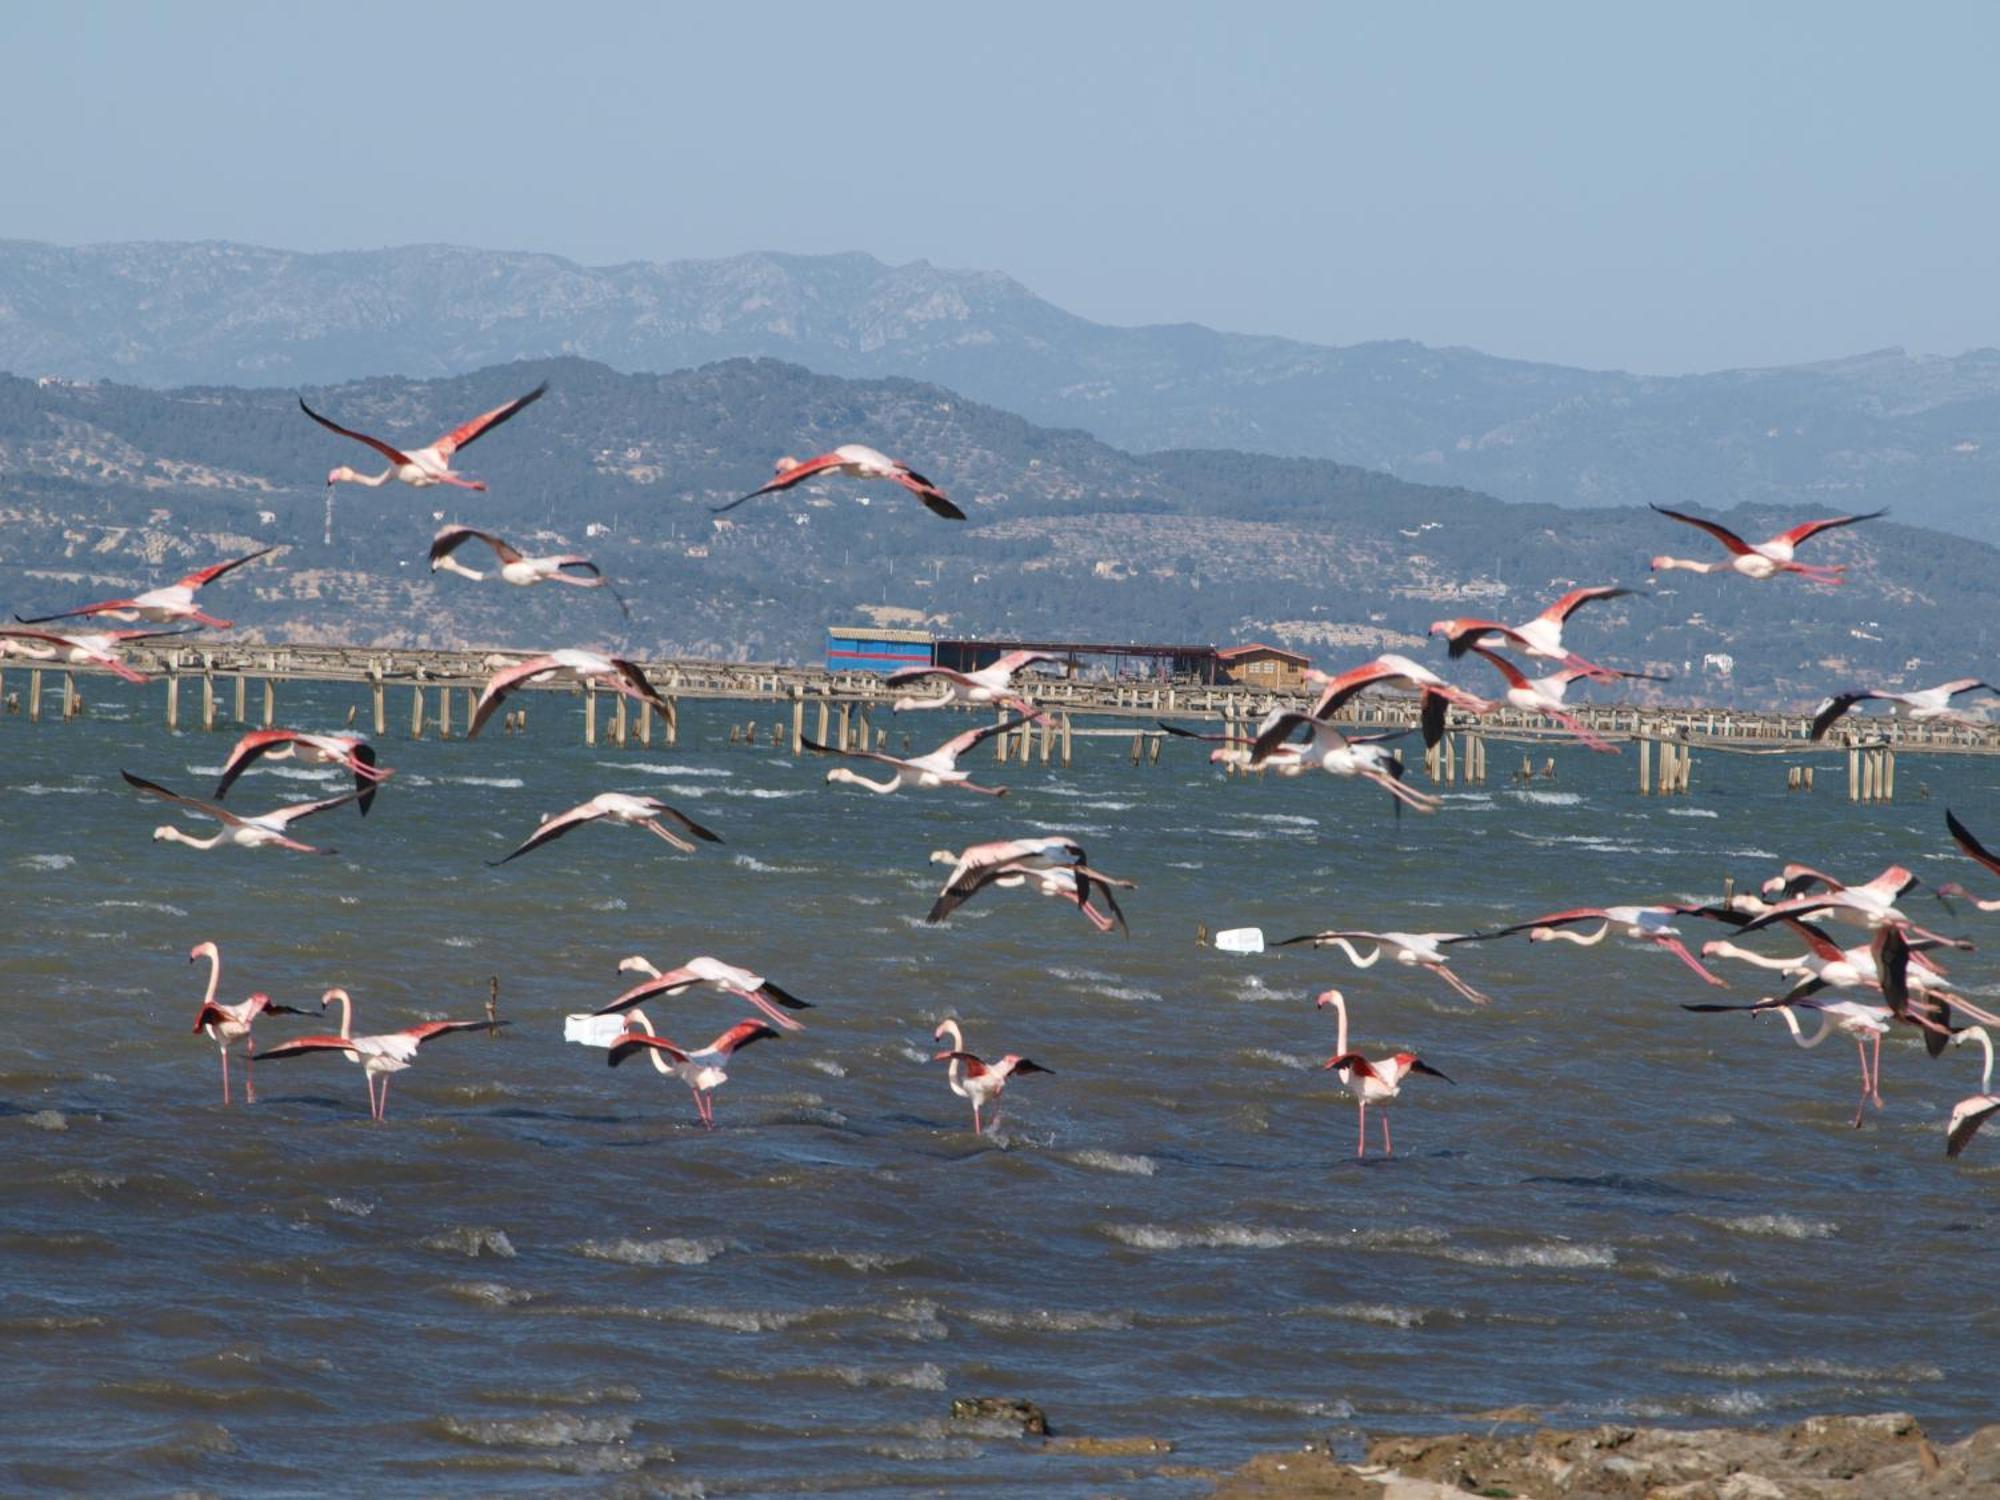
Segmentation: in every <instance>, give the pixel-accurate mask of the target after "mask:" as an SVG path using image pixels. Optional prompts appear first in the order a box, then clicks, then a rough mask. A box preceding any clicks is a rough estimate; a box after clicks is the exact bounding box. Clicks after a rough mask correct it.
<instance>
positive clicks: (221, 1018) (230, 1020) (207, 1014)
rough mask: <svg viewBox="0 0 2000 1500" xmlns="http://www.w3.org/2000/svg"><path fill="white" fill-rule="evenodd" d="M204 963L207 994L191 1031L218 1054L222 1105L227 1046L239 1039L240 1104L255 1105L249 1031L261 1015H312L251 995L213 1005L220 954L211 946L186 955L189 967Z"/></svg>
mask: <svg viewBox="0 0 2000 1500" xmlns="http://www.w3.org/2000/svg"><path fill="white" fill-rule="evenodd" d="M204 958H205V959H207V960H208V993H207V994H205V995H203V996H202V997H201V1009H200V1010H198V1011H196V1012H195V1017H194V1030H195V1031H196V1033H201V1032H207V1033H208V1039H209V1040H210V1041H211V1042H214V1043H215V1049H216V1051H217V1052H219V1053H221V1054H222V1102H223V1103H224V1104H227V1103H228V1102H229V1044H230V1043H231V1042H233V1041H235V1040H236V1039H237V1038H238V1037H241V1038H242V1039H243V1102H244V1103H245V1104H255V1103H256V1102H257V1074H256V1071H255V1069H256V1066H257V1039H256V1038H255V1037H253V1036H252V1035H251V1034H250V1028H251V1027H252V1026H253V1025H254V1024H256V1020H257V1018H258V1017H259V1016H262V1015H287V1016H304V1015H310V1014H312V1012H310V1011H304V1010H300V1009H298V1008H297V1007H296V1006H292V1005H276V1004H273V1003H272V1000H271V997H270V996H269V995H266V994H262V993H259V994H255V995H252V996H251V997H250V998H249V999H247V1000H238V1001H237V1002H236V1003H235V1004H234V1005H222V1004H219V1003H218V1002H217V1001H216V998H215V988H216V986H217V985H218V984H219V983H221V981H222V952H221V950H220V949H218V948H217V947H216V946H215V944H213V943H197V944H195V946H194V949H193V951H191V952H190V953H189V954H188V962H189V963H191V964H192V963H199V962H201V960H203V959H204Z"/></svg>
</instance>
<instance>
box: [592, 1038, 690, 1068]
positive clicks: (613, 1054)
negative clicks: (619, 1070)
mask: <svg viewBox="0 0 2000 1500" xmlns="http://www.w3.org/2000/svg"><path fill="white" fill-rule="evenodd" d="M648 1047H650V1048H651V1049H652V1050H653V1051H655V1052H664V1053H666V1054H667V1056H669V1057H671V1058H672V1059H673V1060H674V1061H675V1062H677V1063H684V1062H686V1061H687V1060H688V1055H687V1053H685V1052H683V1051H682V1050H681V1049H680V1048H679V1047H676V1046H675V1045H674V1044H673V1043H672V1042H670V1041H668V1040H667V1039H666V1038H665V1037H663V1036H648V1035H647V1034H646V1033H645V1032H643V1031H628V1032H626V1033H625V1035H623V1036H621V1037H620V1038H618V1040H617V1041H615V1042H613V1043H612V1044H611V1050H610V1051H609V1052H608V1053H606V1054H605V1057H604V1061H605V1062H606V1063H607V1064H608V1065H609V1066H611V1067H614V1068H615V1067H617V1066H618V1065H619V1064H620V1063H622V1062H623V1061H625V1059H626V1058H628V1057H631V1056H633V1055H634V1054H635V1053H638V1052H641V1051H644V1050H645V1049H646V1048H648Z"/></svg>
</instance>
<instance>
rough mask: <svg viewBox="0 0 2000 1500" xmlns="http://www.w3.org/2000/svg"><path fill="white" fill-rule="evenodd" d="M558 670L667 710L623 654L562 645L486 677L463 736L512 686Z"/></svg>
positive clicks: (476, 727)
mask: <svg viewBox="0 0 2000 1500" xmlns="http://www.w3.org/2000/svg"><path fill="white" fill-rule="evenodd" d="M558 672H567V673H569V674H570V676H571V677H573V678H574V679H575V680H576V681H578V682H584V681H594V682H601V683H603V684H604V685H605V686H606V687H608V688H610V689H611V690H612V691H613V692H616V693H620V694H623V695H624V696H625V697H627V698H636V699H637V700H638V701H639V702H641V703H650V704H651V705H652V706H653V707H654V708H657V709H659V710H660V711H661V712H662V713H664V712H666V711H667V701H666V699H664V698H662V697H661V696H660V695H659V693H658V691H657V690H656V689H655V688H654V687H653V685H652V683H650V682H648V681H647V680H646V674H645V673H644V672H642V671H640V670H639V669H638V667H636V666H634V665H633V664H632V663H631V662H629V661H627V660H625V658H624V657H622V656H605V655H602V654H601V653H599V652H596V651H578V650H574V649H569V648H565V649H563V650H561V651H551V652H549V654H548V655H546V656H536V657H531V658H529V659H528V660H527V661H521V662H516V663H514V665H512V666H511V667H502V668H501V669H500V670H499V671H497V672H495V673H494V674H493V675H492V676H491V677H490V678H488V679H487V682H486V687H485V690H484V691H482V692H481V693H480V695H479V703H478V705H477V707H475V708H474V709H473V711H472V723H471V724H470V725H469V726H467V728H466V731H465V737H466V738H467V739H471V738H472V737H473V736H474V735H476V734H478V733H479V731H480V730H481V729H483V728H485V727H486V721H487V720H488V719H490V718H492V717H493V714H494V711H495V710H497V709H498V708H499V707H500V704H501V701H502V700H503V699H505V698H506V696H507V695H508V694H509V693H511V692H513V691H514V690H515V689H516V688H518V687H521V686H522V685H523V684H525V683H530V682H547V681H548V680H549V679H550V678H552V677H554V676H555V675H556V674H557V673H558Z"/></svg>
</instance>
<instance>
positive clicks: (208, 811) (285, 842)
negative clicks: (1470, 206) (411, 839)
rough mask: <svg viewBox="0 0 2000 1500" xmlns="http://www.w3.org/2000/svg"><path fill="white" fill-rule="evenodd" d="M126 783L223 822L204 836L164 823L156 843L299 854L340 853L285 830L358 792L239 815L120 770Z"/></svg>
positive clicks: (353, 796) (352, 798)
mask: <svg viewBox="0 0 2000 1500" xmlns="http://www.w3.org/2000/svg"><path fill="white" fill-rule="evenodd" d="M118 774H119V775H121V776H123V777H124V778H125V780H126V782H127V783H128V784H129V785H131V786H133V787H136V788H137V789H138V790H140V791H141V792H144V793H145V794H146V795H147V796H149V797H158V798H159V799H160V800H161V801H163V802H177V803H179V804H180V805H181V806H182V807H187V808H192V809H193V810H194V811H195V812H196V813H198V814H200V815H201V816H202V817H204V818H213V819H215V821H216V822H218V823H220V824H221V825H222V828H221V830H220V831H219V832H217V833H215V834H213V835H212V836H210V837H208V838H205V839H198V838H196V837H194V835H192V834H188V833H183V832H181V830H180V829H178V828H176V827H174V826H173V825H172V824H171V823H162V824H161V825H160V826H159V827H158V828H155V829H154V830H153V839H154V841H155V842H156V843H157V842H159V841H161V840H165V841H167V842H169V843H175V844H186V845H187V846H188V847H189V848H190V849H215V848H218V847H222V846H224V845H227V846H229V847H231V848H236V849H264V848H277V849H291V850H294V851H296V852H297V853H300V854H337V853H339V851H338V850H336V849H317V848H314V847H313V846H312V845H311V844H302V843H300V842H299V841H298V840H297V839H295V838H292V837H291V836H290V835H289V834H287V833H286V832H285V830H286V829H287V828H289V827H291V825H292V824H294V823H296V822H297V821H298V820H299V819H301V818H309V817H311V816H312V815H313V814H314V813H323V812H326V811H328V810H329V809H331V808H335V807H343V806H345V805H346V804H347V803H349V802H352V801H354V800H355V799H356V798H357V797H359V796H360V795H361V794H360V793H359V792H343V793H342V794H341V795H340V796H338V797H327V798H324V799H323V800H321V801H318V802H299V803H295V804H293V805H292V806H290V807H279V808H274V809H272V810H271V811H270V812H267V813H259V814H258V815H257V816H256V817H254V818H244V817H239V816H237V815H236V814H235V813H233V812H231V811H230V810H229V809H228V808H226V807H222V806H220V805H218V804H217V803H214V802H203V801H201V800H200V799H199V798H195V797H183V796H182V795H181V794H180V793H179V792H170V791H168V790H167V789H166V788H165V787H163V786H161V785H159V784H158V783H157V782H152V781H147V780H145V779H144V778H143V777H139V776H134V775H133V774H132V773H131V772H130V771H120V772H119V773H118Z"/></svg>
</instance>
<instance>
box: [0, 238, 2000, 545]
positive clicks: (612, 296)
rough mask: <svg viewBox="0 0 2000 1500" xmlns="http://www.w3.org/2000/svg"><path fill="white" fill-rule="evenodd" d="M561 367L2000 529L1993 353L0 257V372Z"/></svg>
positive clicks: (722, 266) (385, 271)
mask: <svg viewBox="0 0 2000 1500" xmlns="http://www.w3.org/2000/svg"><path fill="white" fill-rule="evenodd" d="M558 354H579V355H583V356H586V357H589V358H593V359H598V360H602V361H604V362H606V363H609V364H611V365H613V366H614V367H616V368H619V369H623V370H652V371H663V370H673V369H679V368H683V367H687V366H691V365H696V364H700V363H703V362H706V361H711V360H718V359H725V358H729V357H734V356H739V355H772V356H776V357H780V358H784V359H789V360H793V361H796V362H800V363H803V364H805V365H807V366H809V367H810V368H813V369H816V370H820V371H824V372H828V373H833V374H843V375H850V376H864V377H872V376H886V375H909V376H914V377H921V378H925V379H931V380H935V381H937V382H939V383H940V384H943V385H946V386H949V387H951V388H953V389H955V390H960V391H963V392H965V393H967V394H968V395H971V396H973V397H974V398H976V399H979V400H982V401H988V402H991V403H993V404H995V405H997V406H1001V407H1004V408H1006V409H1009V410H1013V411H1018V412H1021V413H1023V414H1024V415H1025V416H1027V417H1029V418H1030V419H1032V420H1034V421H1037V422H1041V423H1048V424H1058V425H1066V426H1080V427H1084V428H1087V429H1088V430H1089V431H1091V432H1093V433H1095V434H1096V435H1098V436H1099V437H1101V438H1103V439H1105V440H1106V441H1107V442H1111V443H1114V444H1117V445H1119V446H1121V447H1125V448H1128V449H1137V450H1148V449H1159V448H1179V447H1230V448H1242V449H1247V450H1251V451H1259V452H1271V453H1279V454H1298V455H1304V456H1312V457H1323V458H1331V459H1335V460H1338V461H1340V462H1343V463H1350V464H1359V465H1362V466H1365V467H1370V468H1380V469H1385V470H1387V471H1389V472H1391V473H1394V474H1397V475H1399V476H1400V477H1403V478H1406V479H1411V480H1413V481H1418V482H1428V483H1441V484H1456V485H1464V486H1467V487H1470V488H1475V489H1482V490H1485V491H1488V492H1490V493H1492V494H1495V495H1498V496H1500V497H1502V498H1506V499H1514V500H1532V501H1546V502H1551V503H1556V504H1562V505H1603V504H1638V503H1643V502H1646V501H1659V502H1663V503H1669V504H1671V503H1706V504H1711V505H1716V506H1721V507H1727V506H1729V505H1732V504H1735V503H1739V502H1755V503H1770V504H1778V505H1786V506H1792V507H1796V508H1799V509H1801V510H1804V511H1811V512H1814V513H1822V512H1828V511H1835V510H1841V509H1865V508H1879V507H1881V506H1884V505H1890V506H1894V507H1895V508H1896V509H1897V511H1898V513H1899V514H1900V515H1902V516H1903V517H1905V518H1906V519H1908V520H1911V521H1915V522H1919V523H1922V524H1930V525H1938V526H1943V527H1947V528H1949V529H1954V530H1959V531H1963V532H1965V533H1967V534H1970V535H1977V536H1981V537H1985V538H1988V539H1993V540H2000V510H1996V508H1995V507H1994V506H1992V505H1991V504H1990V503H1989V499H1988V497H1989V496H1990V495H1991V494H1992V493H1993V492H1994V491H1995V489H1996V488H2000V351H1994V350H1975V351H1972V352H1970V353H1967V354H1964V355H1960V356H1958V357H1956V358H1930V357H1914V356H1910V355H1906V354H1904V353H1903V352H1901V351H1900V350H1882V351H1877V352H1875V353H1872V354H1866V355H1860V356H1857V357H1855V358H1852V359H1843V360H1832V361H1827V362H1823V363H1818V364H1809V365H1799V366H1793V367H1789V368H1784V369H1774V370H1735V371H1724V372H1720V373H1716V374H1705V375H1691V376H1680V377H1654V376H1635V375H1628V374H1623V373H1618V372H1603V371H1588V370H1575V369H1568V368H1565V367H1562V366H1558V365H1550V364H1539V363H1533V362H1528V361H1522V360H1510V359H1502V358H1496V357H1494V356H1491V355H1486V354H1481V353H1478V352H1476V351H1473V350H1468V349H1457V348H1429V347H1426V346H1423V345H1420V344H1414V343H1407V342H1381V343H1364V344H1356V345H1351V346H1345V347H1339V348H1334V347H1328V346H1323V345H1313V344H1306V343H1300V342H1296V341H1292V340H1288V339H1282V338H1274V337H1264V336H1255V335H1243V334H1229V333H1219V332H1216V331H1214V330H1211V329H1207V328H1202V327H1199V326H1196V325H1191V324H1178V325H1159V326H1152V327H1143V328H1114V327H1108V326H1105V325H1102V324H1097V323H1092V322H1090V321H1088V320H1087V319H1083V318H1079V317H1076V316H1074V315H1072V314H1070V313H1067V312H1064V311H1062V310H1061V309H1059V308H1057V307H1054V306H1052V305H1051V304H1049V303H1048V302H1045V301H1043V300H1042V299H1040V298H1038V297H1036V296H1035V295H1034V294H1033V293H1032V292H1030V291H1029V290H1028V289H1027V288H1025V287H1023V286H1021V285H1020V284H1019V283H1018V282H1016V281H1014V280H1012V279H1011V278H1009V277H1007V276H1005V275H1002V274H999V273H996V272H990V271H954V270H945V269H941V268H938V267H934V266H931V265H928V264H926V263H923V262H915V263H912V264H910V265H906V266H887V265H884V264H882V263H881V262H880V261H877V260H875V259H873V258H872V257H870V256H867V255H860V254H847V255H829V256H796V255H780V254H760V255H744V256H737V257H733V258H730V259H726V260H713V261H675V262H667V263H650V262H632V263H627V264H624V265H618V266H606V267H586V266H581V265H578V264H576V263H574V262H572V261H568V260H564V259H563V258H561V257H559V256H552V255H537V254H526V253H507V252H488V251H480V250H468V249H462V248H458V247H452V246H433V245H425V246H411V247H405V248H400V249H391V250H379V251H354V252H342V253H336V254H327V255H302V254H295V253H291V252H285V251H275V250H263V249H257V248H254V247H246V246H239V245H229V244H221V243H207V244H129V245H98V246H87V247H83V248H79V249H67V248H61V247H56V246H50V245H44V244H37V243H34V242H29V241H0V368H4V369H11V370H13V371H15V372H17V373H20V374H23V375H38V374H62V375H70V376H92V377H106V378H116V379H123V380H131V381H137V382H140V383H144V384H153V385H179V384H184V383H215V382H223V383H245V384H260V385H261V384H286V383H298V384H318V383H325V382H330V381H339V380H346V379H358V378H363V377H366V376H369V375H374V374H381V373H385V372H393V373H400V374H406V375H411V376H437V375H449V374H456V373H462V372H465V371H468V370H472V369H477V368H481V367H484V366H487V365H490V364H494V363H499V362H504V361H507V360H513V359H520V358H540V357H546V356H551V355H558Z"/></svg>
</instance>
